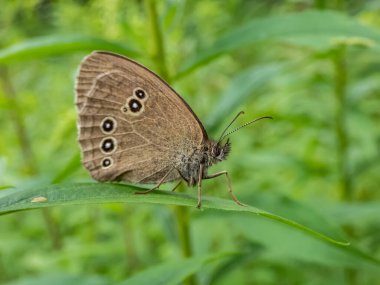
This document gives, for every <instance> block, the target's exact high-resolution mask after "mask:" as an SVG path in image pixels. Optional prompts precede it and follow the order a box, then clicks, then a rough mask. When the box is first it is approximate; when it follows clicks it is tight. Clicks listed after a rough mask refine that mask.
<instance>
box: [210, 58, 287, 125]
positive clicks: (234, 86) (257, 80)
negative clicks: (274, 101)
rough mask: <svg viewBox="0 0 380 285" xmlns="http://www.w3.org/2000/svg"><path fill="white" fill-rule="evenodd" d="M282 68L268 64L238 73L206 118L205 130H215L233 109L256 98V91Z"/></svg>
mask: <svg viewBox="0 0 380 285" xmlns="http://www.w3.org/2000/svg"><path fill="white" fill-rule="evenodd" d="M283 67H284V65H282V64H268V65H265V66H258V67H257V66H256V67H254V68H250V69H248V70H244V71H242V72H241V73H239V74H238V75H237V76H236V77H235V78H234V79H233V80H232V81H231V84H230V85H229V86H228V87H227V88H226V89H225V91H224V92H223V94H222V95H221V96H220V99H219V101H218V103H217V105H216V106H215V108H213V111H211V113H210V115H209V116H208V118H207V120H206V127H207V129H208V130H212V129H214V128H216V127H217V126H218V124H219V123H220V122H222V121H223V119H224V118H225V117H226V116H228V115H231V113H233V111H234V110H235V108H237V107H238V106H240V105H242V104H243V103H244V102H245V101H246V100H248V98H251V97H252V98H253V97H254V96H257V95H258V94H259V92H258V91H259V90H261V88H263V87H264V86H265V84H266V83H267V82H270V81H271V80H272V79H273V78H274V77H275V76H276V75H277V74H278V73H280V72H281V71H282V70H283Z"/></svg>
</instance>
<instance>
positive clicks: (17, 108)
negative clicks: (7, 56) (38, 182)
mask: <svg viewBox="0 0 380 285" xmlns="http://www.w3.org/2000/svg"><path fill="white" fill-rule="evenodd" d="M0 80H1V85H2V88H3V93H4V96H5V98H6V99H7V101H8V105H9V106H10V116H11V119H12V121H13V124H14V127H15V130H16V135H17V137H18V140H19V142H20V147H21V152H22V156H23V158H24V163H25V166H26V168H27V169H28V174H29V175H37V174H38V167H37V163H36V159H35V156H34V153H33V150H32V145H31V143H30V140H29V134H28V132H27V129H26V127H25V123H24V118H23V112H22V108H21V104H19V101H18V99H17V96H16V92H15V90H14V88H13V85H12V81H11V79H10V76H9V74H8V70H7V68H6V67H4V66H2V67H0ZM42 215H43V218H44V221H45V225H46V228H47V230H48V233H49V236H50V240H51V243H52V246H53V248H54V249H57V250H58V249H61V248H62V236H61V235H60V232H59V228H58V225H57V223H56V222H55V221H54V218H53V216H52V215H51V210H50V209H43V210H42Z"/></svg>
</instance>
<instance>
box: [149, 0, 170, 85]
mask: <svg viewBox="0 0 380 285" xmlns="http://www.w3.org/2000/svg"><path fill="white" fill-rule="evenodd" d="M145 6H146V10H147V14H148V17H149V24H150V30H151V31H150V33H151V38H152V50H151V53H152V59H153V60H154V62H156V64H157V68H158V73H159V74H160V75H161V76H162V77H163V78H164V79H165V80H167V81H170V78H169V72H168V68H167V63H166V54H165V46H164V39H163V35H162V31H161V27H160V22H159V20H158V15H157V5H156V1H155V0H145Z"/></svg>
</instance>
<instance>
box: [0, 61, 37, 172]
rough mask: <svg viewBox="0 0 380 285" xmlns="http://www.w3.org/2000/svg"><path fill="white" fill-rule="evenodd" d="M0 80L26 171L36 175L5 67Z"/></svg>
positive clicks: (16, 101) (17, 104)
mask: <svg viewBox="0 0 380 285" xmlns="http://www.w3.org/2000/svg"><path fill="white" fill-rule="evenodd" d="M0 80H1V85H2V88H3V93H4V96H5V98H6V100H7V101H8V105H9V107H10V108H9V112H10V116H11V119H12V122H13V124H14V127H15V130H16V134H17V138H18V140H19V143H20V147H21V152H22V156H23V158H24V163H25V166H26V169H27V170H28V173H29V174H31V175H33V174H36V173H37V172H38V170H37V165H36V163H35V158H34V154H33V150H32V146H31V143H30V140H29V136H28V133H27V131H26V127H25V124H24V119H23V116H22V111H21V107H20V104H19V103H18V100H17V96H16V92H15V90H14V88H13V85H12V82H11V80H10V78H9V74H8V69H7V68H6V67H1V69H0Z"/></svg>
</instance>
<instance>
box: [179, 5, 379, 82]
mask: <svg viewBox="0 0 380 285" xmlns="http://www.w3.org/2000/svg"><path fill="white" fill-rule="evenodd" d="M267 40H281V41H287V42H291V43H292V44H296V45H300V46H307V47H309V48H313V49H323V48H328V47H329V46H331V45H334V44H337V43H346V44H360V45H365V46H372V47H376V49H379V47H380V33H379V32H377V31H376V30H374V29H372V28H371V27H366V26H363V25H361V24H360V23H359V22H358V21H357V20H356V19H355V18H352V17H348V16H346V15H344V14H341V13H338V12H332V11H306V12H303V13H294V14H288V15H276V16H271V17H266V18H262V19H255V20H252V21H250V22H248V23H246V24H244V25H242V26H240V27H238V28H236V29H233V30H231V31H230V32H228V33H227V34H225V35H223V36H222V37H221V38H220V39H219V40H217V41H215V43H214V44H213V45H211V46H210V47H209V48H206V49H204V50H201V51H200V52H198V53H197V54H196V55H195V56H194V57H190V58H189V60H188V61H187V62H185V63H184V64H183V65H182V69H181V70H180V71H179V74H178V75H177V77H181V76H184V75H185V74H187V73H189V72H191V71H193V70H195V69H196V68H198V67H200V66H203V65H205V64H206V63H207V62H209V61H211V60H213V59H215V58H217V57H218V56H220V55H222V54H224V53H227V52H230V51H232V50H235V49H237V48H242V47H246V46H249V45H252V44H254V43H257V42H260V41H267ZM379 50H380V49H379Z"/></svg>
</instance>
